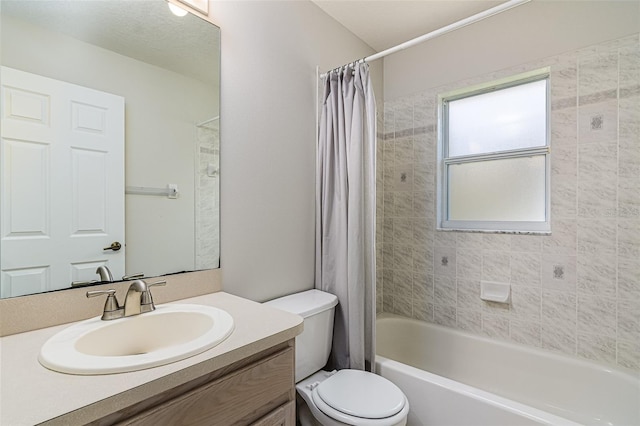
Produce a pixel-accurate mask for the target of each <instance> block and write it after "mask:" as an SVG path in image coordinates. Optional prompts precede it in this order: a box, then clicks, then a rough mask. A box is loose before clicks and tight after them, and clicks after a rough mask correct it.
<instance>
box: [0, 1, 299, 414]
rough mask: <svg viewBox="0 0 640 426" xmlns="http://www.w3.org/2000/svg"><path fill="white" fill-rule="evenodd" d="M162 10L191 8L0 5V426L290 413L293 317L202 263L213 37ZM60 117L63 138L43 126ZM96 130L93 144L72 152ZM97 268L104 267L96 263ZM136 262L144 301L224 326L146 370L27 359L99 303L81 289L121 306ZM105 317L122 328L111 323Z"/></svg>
mask: <svg viewBox="0 0 640 426" xmlns="http://www.w3.org/2000/svg"><path fill="white" fill-rule="evenodd" d="M36 3H37V4H36ZM134 3H135V4H134ZM169 4H170V5H171V6H178V9H179V10H178V11H180V9H185V8H186V9H189V11H190V12H191V13H178V14H176V13H175V10H173V9H175V7H174V8H172V9H171V11H170V10H169V8H168V7H167V6H168V5H167V2H164V1H146V2H131V3H130V4H128V5H127V8H122V7H121V5H120V4H118V2H77V1H63V0H59V1H56V2H35V3H34V2H24V1H3V4H2V13H1V14H0V18H1V19H2V40H3V43H2V49H1V50H2V55H1V57H0V59H1V61H0V65H2V67H0V74H2V78H1V80H2V93H3V98H6V99H9V100H10V102H9V101H8V102H9V103H8V104H7V105H8V106H7V107H6V108H5V109H6V111H8V113H7V114H5V115H3V117H2V126H0V127H1V128H2V135H0V136H2V137H1V138H0V139H2V140H1V142H2V151H3V155H4V153H6V152H10V153H11V154H12V155H10V156H6V157H7V158H11V159H14V160H15V161H14V162H12V163H10V164H8V165H7V163H5V164H4V165H3V169H2V176H0V183H1V182H7V181H10V182H12V185H10V186H6V185H0V186H2V191H0V198H2V203H0V204H2V208H3V211H2V212H1V214H2V216H3V219H4V218H5V217H7V218H17V219H16V220H3V221H2V236H3V238H0V240H2V241H0V243H2V244H0V254H1V256H0V336H3V337H0V389H1V398H0V424H1V425H8V426H19V425H33V424H47V425H80V424H95V425H111V424H121V425H165V424H169V425H188V424H193V425H199V424H203V425H230V424H257V425H264V426H266V425H280V424H282V425H294V424H295V388H294V338H295V336H296V335H297V334H299V333H300V332H301V331H302V319H301V318H300V317H298V316H296V315H292V314H290V313H286V312H281V311H278V310H275V309H273V308H269V307H268V306H263V305H261V304H258V303H255V302H252V301H249V300H246V299H242V298H239V297H235V296H233V295H230V294H227V293H224V292H223V291H222V285H221V272H220V270H219V269H216V268H218V267H219V263H220V262H219V259H220V253H219V177H220V172H219V154H220V152H219V144H220V135H219V120H220V114H219V111H220V101H219V92H220V83H219V70H220V65H219V63H220V31H219V29H218V28H217V27H216V26H214V25H212V23H213V21H212V19H211V18H210V17H209V14H208V12H207V5H208V2H207V1H203V0H180V1H178V0H169ZM182 11H183V12H184V10H182ZM174 14H175V15H177V16H174ZM200 18H202V19H200ZM85 25H86V28H85V27H84V26H85ZM83 28H85V29H87V31H82V29H83ZM89 29H90V31H89ZM87 34H90V35H92V36H91V37H90V38H86V37H85V36H86V35H87ZM52 114H53V115H52ZM56 114H71V115H70V116H68V117H67V116H66V115H56ZM109 114H112V115H109ZM50 116H53V117H57V118H55V119H49V117H50ZM68 122H71V123H73V126H72V129H71V130H70V131H71V133H72V136H74V138H75V139H73V138H71V137H59V136H56V135H59V134H60V133H59V132H58V130H56V131H53V130H51V131H50V132H49V133H46V132H45V130H47V129H57V127H56V126H58V127H64V128H65V129H66V128H67V127H68V126H66V125H62V124H60V123H68ZM105 123H106V124H109V126H111V125H112V124H114V123H117V126H116V127H113V128H112V127H108V126H107V127H105V126H106V124H105ZM43 129H44V130H43ZM47 131H49V130H47ZM65 131H67V130H65ZM12 132H13V133H12ZM56 132H58V133H56ZM72 139H73V140H74V141H75V142H73V144H71V145H69V146H67V145H65V144H61V143H60V141H61V140H63V141H66V140H72ZM106 140H109V141H111V142H110V143H109V144H107V145H108V148H109V149H107V148H105V149H102V148H100V150H98V148H97V146H98V145H95V144H94V145H91V146H88V147H87V146H85V145H86V144H87V143H89V142H90V141H94V142H95V141H106ZM125 142H126V143H125ZM100 146H102V145H100ZM34 147H35V148H34ZM112 147H117V149H116V148H112ZM60 150H62V151H60ZM97 150H98V151H99V154H96V152H98V151H97ZM48 152H55V153H56V154H55V155H54V154H46V155H45V153H48ZM149 153H153V155H149ZM50 158H52V159H54V158H55V159H63V160H64V159H67V160H68V159H71V158H73V159H74V160H73V162H72V163H68V162H58V161H56V162H53V161H49V159H50ZM67 160H64V161H67ZM125 160H126V161H125ZM107 165H108V166H109V167H107ZM74 167H75V169H73V170H74V171H73V172H69V173H67V171H68V170H71V169H72V168H74ZM24 170H28V172H25V173H23V172H22V171H24ZM103 174H105V175H104V176H103ZM43 182H45V183H46V182H58V184H57V185H52V186H48V185H45V184H43ZM106 182H108V183H109V184H108V185H106ZM105 185H106V186H105ZM7 188H8V189H7ZM54 190H55V191H59V192H51V191H54ZM71 190H73V191H75V192H73V193H72V192H70V191H71ZM67 199H69V200H74V202H68V203H65V202H61V201H60V200H62V201H63V200H67ZM97 200H98V201H99V202H97ZM125 201H126V202H125ZM56 218H59V219H61V220H54V219H56ZM69 218H74V222H73V224H71V222H70V221H69ZM107 218H108V219H109V221H107ZM125 225H126V226H125ZM125 228H126V235H125V232H124V231H125ZM107 231H108V232H107ZM79 236H80V237H79ZM5 237H6V238H5ZM54 237H55V238H58V237H60V238H61V239H60V240H59V241H58V240H56V239H55V238H54ZM76 243H78V244H79V243H82V244H84V246H82V247H80V246H78V247H76V246H75V245H74V244H76ZM105 268H109V269H110V271H111V272H113V276H112V274H111V272H109V274H103V273H99V271H104V270H106V269H105ZM184 271H198V272H190V273H183V272H184ZM140 273H143V274H144V277H145V280H147V283H148V284H152V283H153V282H154V281H157V280H158V279H163V280H166V281H167V285H166V286H165V287H162V288H158V289H157V290H156V288H155V287H154V290H153V299H154V300H155V303H156V304H157V305H162V304H171V303H177V304H181V305H189V304H191V305H199V306H208V307H213V308H218V309H220V310H222V311H224V312H226V313H228V314H229V315H230V316H231V317H232V318H233V327H234V328H233V331H232V332H231V334H230V335H228V336H227V335H225V338H224V340H222V341H221V342H220V343H219V344H217V345H215V346H213V347H210V348H209V349H207V350H205V351H203V352H199V353H197V354H195V355H193V356H190V357H188V358H184V359H181V360H177V361H174V362H171V363H168V364H164V365H156V366H153V367H152V368H146V369H139V370H136V371H129V372H121V373H114V372H111V371H110V372H108V374H94V375H81V374H66V373H61V372H57V371H52V370H50V369H47V368H45V367H43V365H42V364H41V363H40V362H39V358H38V357H39V353H40V351H41V348H42V347H43V345H45V343H46V342H47V341H48V340H49V339H50V338H51V337H52V336H56V335H58V333H60V332H61V331H62V330H64V329H66V328H67V327H69V326H70V325H72V324H74V323H77V322H79V321H82V320H87V319H89V318H95V317H99V316H100V315H101V314H102V312H103V308H102V307H103V305H104V298H102V297H100V298H91V299H87V297H86V293H87V291H88V290H90V291H93V292H101V293H104V292H105V291H109V290H110V289H114V290H115V291H116V296H117V299H118V300H120V301H124V300H125V296H126V293H127V288H128V287H130V284H131V283H130V282H127V281H126V280H128V279H130V278H132V277H137V276H141V274H140ZM96 274H98V275H96ZM158 276H163V278H149V277H158ZM120 277H122V280H123V281H122V282H113V283H108V284H100V283H101V282H102V283H104V282H105V281H111V280H112V279H113V278H115V281H118V280H119V279H120ZM98 278H99V280H98ZM96 282H98V284H96ZM79 286H90V287H84V288H82V287H79ZM60 290H64V291H60ZM127 299H128V298H127ZM138 308H140V307H138ZM199 309H201V310H203V309H202V308H199ZM123 315H127V313H126V312H124V313H123ZM145 315H152V313H142V314H139V315H138V316H139V317H141V318H142V317H144V316H145ZM118 321H123V322H122V323H121V325H123V326H125V328H126V324H129V323H127V322H126V318H125V319H113V320H112V321H109V322H114V323H115V322H118ZM98 322H99V321H98ZM184 323H186V324H187V325H186V327H187V329H191V328H194V327H196V325H195V324H196V322H193V323H192V322H191V318H190V319H189V321H185V322H183V324H184ZM173 325H174V324H171V321H169V322H168V324H167V327H170V326H173ZM183 327H185V326H184V325H183ZM151 329H152V328H151ZM151 329H145V332H146V333H154V334H156V335H157V334H158V333H162V332H163V328H162V327H159V328H156V331H150V330H151ZM183 329H184V328H183ZM120 330H122V327H120ZM125 334H126V333H125ZM177 334H179V333H177ZM174 335H176V333H174ZM121 337H122V333H115V337H114V340H113V341H116V342H117V341H119V340H121ZM134 340H135V339H134ZM99 343H100V344H93V343H92V344H90V345H87V346H88V347H90V348H91V349H92V350H94V349H95V347H96V346H99V347H103V346H105V345H103V342H99ZM63 344H65V343H64V342H63ZM107 346H108V345H107ZM73 347H74V348H77V346H73ZM139 353H144V352H139ZM126 355H127V356H129V355H131V356H133V357H135V356H138V355H136V354H135V353H132V354H126ZM102 356H105V355H102ZM74 360H75V359H72V360H69V359H68V358H67V360H66V361H67V363H68V364H69V363H70V364H74V363H75V361H74ZM102 360H104V358H102ZM85 373H86V372H85ZM83 374H84V373H83Z"/></svg>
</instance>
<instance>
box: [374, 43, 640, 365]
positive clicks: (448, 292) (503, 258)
mask: <svg viewBox="0 0 640 426" xmlns="http://www.w3.org/2000/svg"><path fill="white" fill-rule="evenodd" d="M546 66H549V67H550V68H551V77H550V81H551V104H552V111H551V132H552V137H551V147H552V148H551V149H552V153H551V161H552V166H551V167H552V169H551V179H552V181H551V215H552V217H551V221H552V235H550V236H541V235H514V234H512V235H510V234H488V233H487V234H485V233H468V232H464V233H463V232H438V231H435V227H436V214H435V211H436V196H435V194H436V175H435V170H436V141H437V133H436V132H437V113H436V109H437V105H436V103H437V94H438V93H442V92H445V91H448V90H452V89H456V88H463V87H466V86H469V85H472V84H476V83H479V82H486V81H491V80H494V79H496V78H500V77H504V76H509V75H513V74H517V73H521V72H523V71H527V70H533V69H537V68H541V67H546ZM383 110H384V122H383V123H382V129H383V130H382V132H380V130H379V133H381V135H380V136H379V140H378V238H377V241H378V300H377V302H378V312H381V311H384V312H393V313H396V314H400V315H404V316H408V317H413V318H417V319H420V320H425V321H429V322H435V323H438V324H442V325H445V326H449V327H455V328H459V329H463V330H467V331H470V332H473V333H478V334H483V335H486V336H489V337H495V338H499V339H508V340H512V341H515V342H519V343H522V344H526V345H531V346H536V347H541V348H545V349H548V350H551V351H557V352H562V353H566V354H570V355H577V356H580V357H584V358H588V359H594V360H597V361H601V362H606V363H610V364H618V365H620V366H624V367H627V368H632V369H636V370H638V369H640V39H639V37H638V35H635V36H633V37H627V38H624V39H620V40H615V41H612V42H608V43H604V44H601V45H597V46H593V47H590V48H587V49H582V50H580V51H576V52H570V53H567V54H563V55H560V56H556V57H552V58H548V59H546V60H543V61H539V62H536V63H532V64H526V65H522V66H519V67H516V68H513V69H508V70H503V71H500V72H497V73H493V74H491V75H484V76H479V77H478V78H474V79H473V80H468V81H463V82H459V83H457V84H455V85H448V86H446V87H440V88H436V89H433V90H429V91H428V92H424V93H419V94H416V95H414V96H411V97H406V98H402V99H397V100H393V101H390V102H385V103H384V108H383ZM480 280H493V281H502V282H509V283H511V288H512V297H511V300H510V304H508V305H502V304H496V303H488V302H484V301H482V300H481V299H480V297H479V296H480Z"/></svg>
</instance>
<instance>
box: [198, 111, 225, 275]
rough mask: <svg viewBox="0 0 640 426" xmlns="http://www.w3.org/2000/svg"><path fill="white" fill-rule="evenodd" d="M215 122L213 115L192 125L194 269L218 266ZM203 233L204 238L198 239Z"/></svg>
mask: <svg viewBox="0 0 640 426" xmlns="http://www.w3.org/2000/svg"><path fill="white" fill-rule="evenodd" d="M218 123H219V119H218V117H215V118H213V119H210V120H206V121H204V122H202V123H200V124H198V125H197V126H196V129H197V131H196V137H197V153H196V158H197V160H196V161H197V163H198V164H197V167H196V176H195V181H196V232H195V235H196V238H195V244H196V259H195V260H196V269H210V268H218V267H219V266H220V243H219V241H220V231H219V227H218V223H219V219H220V218H219V213H218V212H219V206H218V200H219V194H218V192H219V179H218V177H219V172H218V167H219V164H220V132H219V125H218ZM205 235H206V237H207V238H202V236H205Z"/></svg>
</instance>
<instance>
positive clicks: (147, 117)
mask: <svg viewBox="0 0 640 426" xmlns="http://www.w3.org/2000/svg"><path fill="white" fill-rule="evenodd" d="M2 40H3V45H2V48H3V49H2V64H3V65H6V66H9V67H13V68H17V69H20V70H23V71H27V72H31V73H34V74H39V75H42V76H45V77H50V78H55V79H58V80H62V81H67V82H70V83H74V84H78V85H81V86H85V87H91V88H93V89H96V90H101V91H104V92H108V93H114V94H117V95H120V96H123V97H124V98H125V111H126V112H125V115H126V117H125V128H126V129H125V150H126V154H125V168H126V171H125V175H126V185H128V186H147V187H164V186H165V185H166V184H167V183H176V184H178V187H179V189H180V190H181V195H180V198H179V199H177V200H169V199H167V198H166V197H164V198H163V197H153V196H140V195H127V196H126V199H125V204H126V206H125V210H126V214H125V216H126V231H125V232H126V245H127V247H126V249H127V254H126V262H127V265H126V271H127V273H134V272H144V273H145V274H147V276H150V275H159V274H164V273H169V272H178V271H184V270H193V269H194V256H195V254H194V164H195V152H196V151H195V143H196V128H195V123H197V122H199V121H202V120H205V119H207V118H211V117H213V116H215V115H217V114H218V110H217V108H218V105H215V104H213V103H212V99H213V98H214V95H215V94H212V91H213V90H214V89H212V88H211V87H209V86H206V85H205V84H204V83H201V82H199V81H196V80H194V79H191V78H187V77H184V76H182V75H179V74H176V73H174V72H171V71H167V70H165V69H162V68H158V67H156V66H153V65H149V64H147V63H144V62H140V61H137V60H135V59H132V58H129V57H126V56H122V55H119V54H116V53H114V52H111V51H108V50H105V49H102V48H99V47H96V46H93V45H91V44H87V43H84V42H81V41H78V40H76V39H74V38H71V37H67V36H64V35H62V34H57V33H52V32H50V31H47V30H44V29H42V28H40V27H35V26H33V25H30V24H27V23H24V22H22V21H19V20H16V19H13V18H11V17H9V16H6V15H2ZM15 40H19V41H20V42H19V43H16V42H14V41H15Z"/></svg>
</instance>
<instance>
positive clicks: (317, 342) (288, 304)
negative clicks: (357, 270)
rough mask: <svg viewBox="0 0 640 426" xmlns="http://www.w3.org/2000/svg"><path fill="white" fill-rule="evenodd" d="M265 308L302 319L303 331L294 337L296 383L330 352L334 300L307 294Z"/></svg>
mask: <svg viewBox="0 0 640 426" xmlns="http://www.w3.org/2000/svg"><path fill="white" fill-rule="evenodd" d="M265 304H266V305H269V306H271V307H273V308H277V309H281V310H283V311H287V312H291V313H293V314H297V315H300V316H301V317H302V318H303V319H304V330H303V331H302V333H300V334H299V335H298V336H297V337H296V352H295V357H296V383H298V382H299V381H300V380H302V379H304V378H306V377H308V376H310V375H312V374H313V373H315V372H316V371H319V370H320V369H322V367H324V366H325V364H326V363H327V360H328V359H329V353H330V352H331V342H332V340H333V316H334V312H335V307H336V305H337V304H338V298H337V297H336V296H334V295H333V294H330V293H326V292H324V291H320V290H307V291H303V292H301V293H296V294H291V295H289V296H284V297H281V298H279V299H274V300H270V301H268V302H265Z"/></svg>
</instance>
